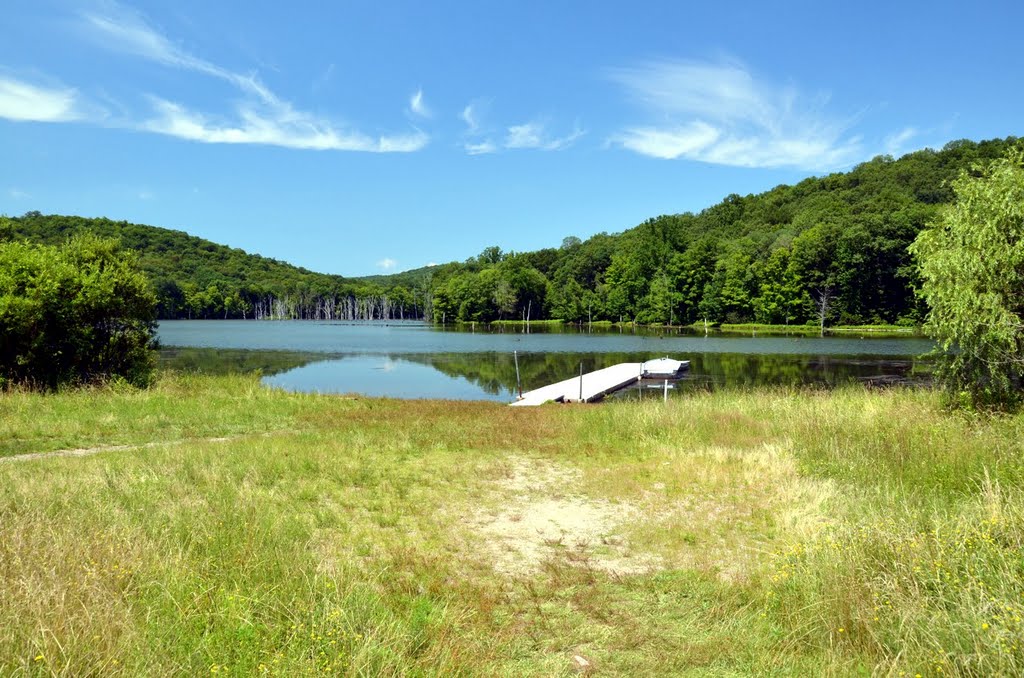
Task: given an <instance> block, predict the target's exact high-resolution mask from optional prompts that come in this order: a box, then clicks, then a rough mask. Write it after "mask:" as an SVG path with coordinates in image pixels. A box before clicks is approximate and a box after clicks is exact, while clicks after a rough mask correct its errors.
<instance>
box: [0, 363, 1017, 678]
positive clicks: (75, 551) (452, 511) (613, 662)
mask: <svg viewBox="0 0 1024 678" xmlns="http://www.w3.org/2000/svg"><path fill="white" fill-rule="evenodd" d="M1022 440H1024V417H1021V416H1002V417H985V416H967V415H959V414H949V413H946V412H944V411H942V410H941V409H940V408H939V407H938V405H937V396H935V395H934V394H932V393H930V392H928V391H910V390H889V391H867V390H860V389H848V390H838V391H834V392H817V391H786V390H752V391H723V392H716V393H696V394H693V395H691V396H687V397H684V398H679V399H675V400H672V401H670V402H668V403H667V404H666V403H661V402H651V401H648V402H633V403H609V404H607V405H603V406H594V407H581V406H549V407H542V408H536V409H528V410H524V409H518V408H508V407H504V406H501V405H496V404H490V403H445V402H433V401H404V402H403V401H394V400H373V399H364V398H338V397H330V396H311V395H297V394H288V393H284V392H280V391H271V390H268V389H265V388H263V387H262V386H260V385H259V383H258V381H257V380H256V378H254V377H244V376H225V377H216V378H213V377H199V376H181V375H178V376H175V375H165V376H163V377H162V378H161V379H160V381H159V382H158V384H157V385H156V386H155V387H154V388H153V389H150V390H148V391H134V390H118V389H94V390H89V391H79V392H66V393H58V394H53V395H43V394H36V393H27V392H12V393H6V394H2V395H0V445H2V449H3V454H6V455H8V456H10V455H16V454H23V453H32V452H46V451H53V450H66V449H76V448H97V447H101V446H112V445H126V446H129V447H126V448H118V449H108V450H106V451H98V452H97V453H96V454H92V455H90V456H83V457H53V458H44V459H31V460H24V459H20V460H19V459H12V460H9V461H6V462H5V461H0V583H2V585H0V674H2V675H26V676H34V675H67V676H72V675H74V676H81V675H97V676H98V675H104V676H105V675H126V676H127V675H165V674H182V675H200V674H203V675H207V674H218V675H223V674H226V675H263V674H266V675H281V676H292V675H312V674H314V673H317V674H324V673H327V674H332V673H333V674H342V675H487V676H491V675H507V676H530V675H534V676H551V675H575V674H576V673H577V671H576V668H575V660H574V659H573V657H574V656H576V655H578V656H581V657H583V658H585V659H586V660H587V661H588V662H590V664H591V667H590V668H589V669H587V670H590V669H592V670H593V671H594V672H595V673H597V674H605V675H680V674H682V675H764V674H779V675H809V674H813V675H821V674H831V675H855V674H872V673H878V674H881V675H893V676H898V675H900V673H901V672H904V673H906V674H907V675H911V676H913V675H915V674H917V673H920V674H921V675H940V674H941V675H1020V674H1021V673H1022V672H1024V651H1022V645H1024V624H1022V622H1021V616H1022V615H1024V559H1022V558H1021V553H1022V552H1024V489H1022V488H1024V483H1022V481H1024V455H1022V452H1024V449H1022V447H1024V445H1022V442H1021V441H1022ZM151 443H159V444H156V445H152V444H151ZM146 445H148V446H146ZM132 446H134V447H132ZM562 505H565V506H568V507H570V508H571V509H572V511H573V512H574V513H572V515H583V516H586V515H593V516H613V517H614V519H615V521H617V522H616V524H615V525H614V526H609V525H605V526H603V527H601V530H600V532H601V534H602V536H601V538H600V539H598V540H594V542H593V543H589V544H583V543H579V542H577V541H576V540H574V539H573V538H572V536H571V535H567V536H566V537H565V538H560V539H546V540H541V541H538V542H537V543H536V544H534V546H535V547H536V554H535V555H536V558H535V559H534V560H533V561H532V562H522V561H524V560H529V559H526V558H524V557H520V556H516V557H514V558H512V559H508V558H505V557H504V556H506V555H507V550H508V548H510V546H509V544H510V543H511V542H502V541H500V540H498V539H497V538H496V537H495V533H494V532H489V531H488V529H485V528H483V527H481V525H482V524H484V523H487V524H490V525H497V524H499V522H500V521H499V522H494V523H490V522H488V521H491V520H492V519H495V518H501V517H510V519H509V522H508V525H509V526H515V525H516V524H517V521H528V520H529V519H530V516H531V511H539V510H541V509H542V507H544V506H555V507H557V506H562ZM524 533H529V530H526V531H525V532H524ZM513 555H515V554H513ZM503 562H513V563H519V564H520V565H531V566H529V567H523V568H521V569H518V570H517V569H514V568H513V569H512V570H509V569H508V568H507V567H504V566H502V563H503Z"/></svg>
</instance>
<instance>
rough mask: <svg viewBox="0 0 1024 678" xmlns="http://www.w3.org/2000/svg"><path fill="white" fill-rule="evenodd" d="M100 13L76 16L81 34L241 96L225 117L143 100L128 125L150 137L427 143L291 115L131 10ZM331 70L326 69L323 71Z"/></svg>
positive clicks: (262, 90)
mask: <svg viewBox="0 0 1024 678" xmlns="http://www.w3.org/2000/svg"><path fill="white" fill-rule="evenodd" d="M104 7H105V8H106V10H107V11H106V12H105V13H102V14H101V13H95V12H93V13H89V12H86V13H83V14H82V20H83V25H84V28H85V30H86V33H87V34H88V35H90V36H91V37H93V38H94V39H95V40H96V41H97V42H99V43H100V44H102V45H104V46H105V47H107V48H108V49H112V50H115V51H119V52H123V53H126V54H131V55H134V56H137V57H141V58H144V59H148V60H150V61H154V62H156V63H159V64H162V65H164V66H168V67H174V68H181V69H184V70H187V71H192V72H196V73H200V74H203V75H206V76H210V77H213V78H217V79H219V80H222V81H224V82H227V83H229V84H231V85H233V86H234V87H235V88H237V89H238V90H240V91H241V92H242V93H243V94H244V95H245V98H244V99H243V100H242V101H241V102H234V103H233V104H232V106H233V108H234V110H233V111H231V112H230V113H228V114H209V113H204V112H200V111H196V110H193V109H191V108H189V107H187V106H186V105H184V104H182V103H179V102H173V101H169V100H167V99H165V98H162V97H158V96H151V97H150V101H151V103H152V106H153V111H154V115H153V116H152V117H149V118H148V119H146V120H144V121H142V122H141V123H137V124H136V125H135V126H136V127H138V128H140V129H143V130H146V131H150V132H155V133H158V134H166V135H170V136H175V137H179V138H182V139H188V140H191V141H198V142H203V143H225V144H269V145H275V146H283V147H286V148H295V149H315V150H336V151H368V152H379V153H385V152H411V151H416V150H419V149H421V148H423V147H424V146H426V144H427V143H428V142H429V136H428V135H427V134H426V133H424V132H422V131H420V130H415V131H412V132H408V133H404V134H385V135H379V136H372V135H368V134H365V133H363V132H360V131H358V130H353V129H348V128H344V127H341V126H339V125H337V124H336V123H334V122H333V121H331V120H328V119H326V118H323V117H321V116H318V115H314V114H312V113H308V112H305V111H301V110H298V109H296V108H295V107H294V106H293V105H292V104H291V103H290V102H288V101H285V100H283V99H281V98H280V97H278V96H277V95H276V94H275V93H274V92H273V91H271V89H270V88H269V87H267V86H266V85H265V84H264V83H263V82H262V81H261V80H260V79H259V77H258V76H257V75H256V74H253V73H250V74H243V73H236V72H234V71H232V70H230V69H226V68H223V67H221V66H219V65H217V64H214V63H212V62H209V61H206V60H204V59H201V58H199V57H197V56H195V55H193V54H191V53H189V52H188V51H186V50H184V49H183V48H181V47H179V46H178V45H176V44H174V43H172V42H171V41H170V40H169V39H167V38H166V37H165V36H163V35H162V34H160V33H159V32H158V31H156V30H155V29H154V28H152V27H151V26H150V25H149V24H148V23H147V22H146V20H145V18H144V17H143V16H142V15H141V14H140V13H138V12H136V11H134V10H130V9H127V8H123V7H121V6H120V5H117V4H114V3H106V4H105V5H104ZM332 70H333V65H332V67H331V68H329V69H328V72H329V73H330V71H332Z"/></svg>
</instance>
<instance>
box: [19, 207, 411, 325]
mask: <svg viewBox="0 0 1024 678" xmlns="http://www.w3.org/2000/svg"><path fill="white" fill-rule="evenodd" d="M80 232H92V233H95V234H97V235H100V236H102V237H108V238H116V239H118V240H120V242H121V245H122V246H123V247H125V248H128V249H131V250H134V251H135V252H137V253H138V256H139V263H140V265H141V267H142V269H143V270H144V271H145V272H146V274H147V275H148V276H149V278H150V280H151V281H152V283H153V287H154V290H155V291H156V294H157V300H158V305H157V313H158V317H160V318H162V319H176V318H255V319H291V318H295V319H311V320H378V319H398V318H422V317H423V316H424V298H425V297H426V296H427V290H425V289H410V288H408V287H406V286H405V285H402V284H398V283H394V282H389V281H385V282H364V281H361V280H357V279H351V278H343V277H341V276H337V275H326V274H323V273H314V272H312V271H308V270H306V269H304V268H299V267H296V266H292V265H291V264H287V263H284V262H281V261H277V260H276V259H268V258H266V257H261V256H259V255H255V254H248V253H246V252H244V251H243V250H240V249H233V248H231V247H226V246H224V245H218V244H216V243H213V242H210V241H209V240H204V239H202V238H196V237H194V236H191V235H188V234H187V233H184V232H182V231H173V230H170V229H166V228H157V227H154V226H143V225H139V224H129V223H127V222H124V221H111V220H110V219H86V218H83V217H73V216H57V215H49V216H48V215H42V214H39V213H38V212H29V213H28V214H25V215H24V216H21V217H16V218H12V219H9V218H0V240H3V239H27V240H31V241H34V242H42V243H46V244H60V243H63V242H65V241H66V240H67V239H68V238H69V237H71V236H72V235H74V234H76V233H80Z"/></svg>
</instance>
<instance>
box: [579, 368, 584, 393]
mask: <svg viewBox="0 0 1024 678" xmlns="http://www.w3.org/2000/svg"><path fill="white" fill-rule="evenodd" d="M579 401H580V402H581V403H582V402H583V361H582V360H581V361H580V400H579Z"/></svg>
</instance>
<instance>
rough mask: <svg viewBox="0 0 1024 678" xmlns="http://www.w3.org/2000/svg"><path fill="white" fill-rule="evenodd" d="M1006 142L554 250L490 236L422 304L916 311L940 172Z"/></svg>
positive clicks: (671, 316)
mask: <svg viewBox="0 0 1024 678" xmlns="http://www.w3.org/2000/svg"><path fill="white" fill-rule="evenodd" d="M1014 141H1015V139H1013V138H1009V139H1006V140H993V141H985V142H981V143H975V142H971V141H955V142H951V143H949V144H947V145H946V146H945V147H944V148H943V149H942V150H941V151H934V150H931V149H927V150H922V151H918V152H915V153H910V154H908V155H905V156H903V157H902V158H900V159H899V160H894V159H893V158H891V157H889V156H879V157H876V158H874V159H873V160H871V161H869V162H865V163H863V164H861V165H858V166H857V167H855V168H854V169H853V170H851V171H850V172H846V173H836V174H831V175H828V176H825V177H821V178H810V179H806V180H804V181H801V182H800V183H798V184H796V185H795V186H778V187H776V188H774V189H772V190H770V191H767V192H765V193H761V194H759V195H748V196H745V197H744V196H739V195H730V196H728V197H726V198H725V199H724V200H723V201H722V202H720V203H719V204H717V205H714V206H713V207H709V208H708V209H705V210H703V211H702V212H700V213H699V214H691V213H687V214H678V215H671V216H661V217H657V218H654V219H650V220H648V221H646V222H644V223H642V224H640V225H639V226H637V227H635V228H633V229H630V230H628V231H626V232H624V233H622V234H619V235H607V234H603V233H602V234H599V235H596V236H594V237H592V238H589V239H588V240H586V241H580V240H579V239H577V238H566V239H565V240H564V241H563V243H562V246H561V247H560V248H558V249H544V250H539V251H536V252H527V253H521V254H516V253H510V254H506V253H503V252H502V251H501V250H500V249H498V248H496V247H494V248H489V249H487V250H485V251H484V252H483V253H482V254H481V255H480V256H478V257H475V258H473V259H470V260H469V261H466V262H465V263H461V264H447V265H444V266H439V267H435V268H434V269H432V271H431V285H430V289H431V293H432V296H433V299H432V308H433V312H434V315H435V317H436V318H437V319H441V318H444V319H446V320H447V321H452V320H464V321H491V320H497V319H502V318H520V319H522V318H526V317H530V318H533V319H539V318H561V319H564V320H567V321H587V320H611V321H635V322H639V323H655V324H663V323H668V324H690V323H694V322H700V321H704V320H707V321H708V322H728V323H743V322H758V323H771V324H787V323H790V324H793V323H799V324H803V323H808V322H814V323H817V322H820V321H821V320H823V319H824V320H825V321H827V322H829V323H833V324H880V323H886V324H891V323H897V324H898V323H902V324H916V323H918V322H919V321H920V320H921V318H922V317H923V314H924V312H925V309H924V308H923V307H922V305H921V302H920V301H919V300H918V299H917V297H916V295H915V293H914V289H915V287H916V285H917V277H916V276H917V274H916V269H915V266H914V264H913V261H912V260H911V257H910V255H909V254H908V252H907V246H908V245H909V244H910V243H911V242H913V240H914V238H915V237H916V236H917V234H918V232H919V231H920V230H921V228H922V227H923V226H924V225H925V224H926V223H927V222H929V221H930V220H932V219H933V218H934V217H935V216H936V215H937V212H938V210H939V209H940V207H941V205H943V204H945V203H948V202H950V201H951V200H952V198H953V193H952V190H951V188H950V185H949V181H950V180H951V179H953V178H955V177H956V176H957V174H958V173H959V172H960V171H961V170H970V169H971V167H972V165H974V164H975V163H979V162H984V161H988V160H990V159H993V158H996V157H998V156H1001V155H1003V154H1004V153H1005V151H1006V150H1007V149H1008V148H1009V146H1010V145H1011V144H1012V143H1013V142H1014ZM822 316H824V318H822Z"/></svg>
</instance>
